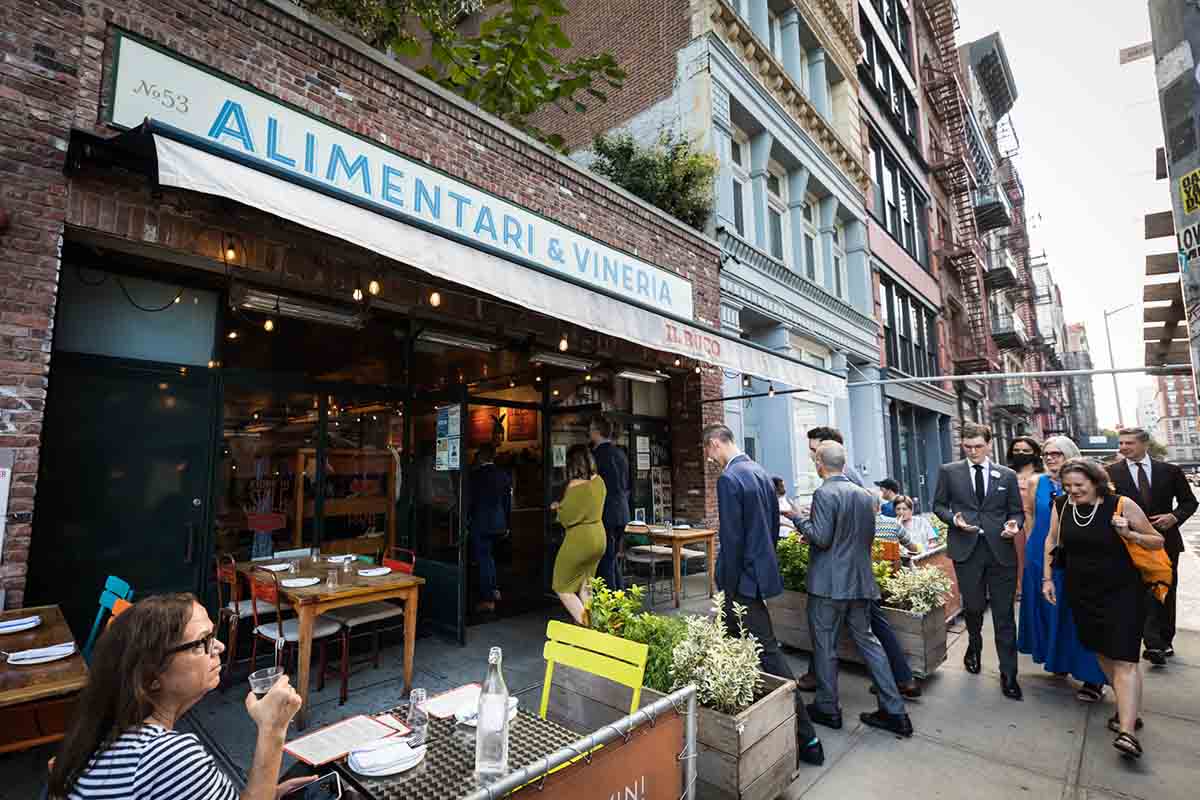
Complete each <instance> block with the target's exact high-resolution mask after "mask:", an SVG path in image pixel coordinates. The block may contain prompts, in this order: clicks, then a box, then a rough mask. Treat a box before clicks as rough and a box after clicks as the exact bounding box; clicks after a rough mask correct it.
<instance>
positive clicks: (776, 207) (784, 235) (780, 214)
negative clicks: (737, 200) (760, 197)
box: [767, 164, 791, 263]
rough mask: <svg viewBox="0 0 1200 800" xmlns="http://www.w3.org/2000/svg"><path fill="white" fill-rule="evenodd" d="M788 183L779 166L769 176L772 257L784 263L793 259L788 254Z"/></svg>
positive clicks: (768, 191)
mask: <svg viewBox="0 0 1200 800" xmlns="http://www.w3.org/2000/svg"><path fill="white" fill-rule="evenodd" d="M786 187H787V181H786V179H785V178H784V175H783V174H782V169H780V168H779V166H778V165H777V164H772V165H771V171H770V172H769V173H768V175H767V221H768V223H769V226H770V232H769V233H770V237H771V241H770V245H771V255H772V256H774V257H775V258H777V259H779V260H780V261H783V262H785V263H786V262H788V261H790V260H791V259H789V258H788V257H787V255H786V254H787V252H788V246H787V245H788V228H787V216H788V213H787V189H786Z"/></svg>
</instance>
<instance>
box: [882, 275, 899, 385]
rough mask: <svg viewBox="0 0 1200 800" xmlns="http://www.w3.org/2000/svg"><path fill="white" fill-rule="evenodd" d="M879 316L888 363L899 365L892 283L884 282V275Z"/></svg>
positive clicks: (890, 365) (889, 364)
mask: <svg viewBox="0 0 1200 800" xmlns="http://www.w3.org/2000/svg"><path fill="white" fill-rule="evenodd" d="M879 316H880V318H881V319H882V320H883V342H884V352H885V353H886V354H887V365H888V366H889V367H892V368H895V367H898V366H899V364H897V363H896V336H895V325H894V323H893V321H892V287H891V284H888V283H886V282H884V280H883V279H882V277H881V278H880V281H879Z"/></svg>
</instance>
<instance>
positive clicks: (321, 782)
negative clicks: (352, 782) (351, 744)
mask: <svg viewBox="0 0 1200 800" xmlns="http://www.w3.org/2000/svg"><path fill="white" fill-rule="evenodd" d="M341 797H342V777H341V776H340V775H338V774H337V773H336V772H330V773H329V774H328V775H322V776H321V777H320V778H317V779H316V780H315V781H313V782H312V783H306V784H305V785H304V786H301V787H300V788H299V789H297V790H296V791H294V792H290V793H288V794H286V795H284V800H341Z"/></svg>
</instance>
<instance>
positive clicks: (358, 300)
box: [351, 286, 363, 303]
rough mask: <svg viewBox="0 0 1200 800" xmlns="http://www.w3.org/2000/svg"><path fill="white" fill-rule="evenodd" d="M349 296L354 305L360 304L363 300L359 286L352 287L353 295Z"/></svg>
mask: <svg viewBox="0 0 1200 800" xmlns="http://www.w3.org/2000/svg"><path fill="white" fill-rule="evenodd" d="M351 296H352V297H353V298H354V302H356V303H361V302H362V299H363V290H362V287H361V286H355V287H354V293H353V295H351Z"/></svg>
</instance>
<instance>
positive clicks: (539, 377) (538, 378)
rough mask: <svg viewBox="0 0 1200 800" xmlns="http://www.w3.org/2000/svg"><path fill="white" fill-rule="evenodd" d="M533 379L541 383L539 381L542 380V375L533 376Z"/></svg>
mask: <svg viewBox="0 0 1200 800" xmlns="http://www.w3.org/2000/svg"><path fill="white" fill-rule="evenodd" d="M533 381H534V383H541V382H542V376H541V375H538V376H537V377H535V378H534V379H533Z"/></svg>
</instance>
